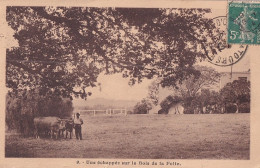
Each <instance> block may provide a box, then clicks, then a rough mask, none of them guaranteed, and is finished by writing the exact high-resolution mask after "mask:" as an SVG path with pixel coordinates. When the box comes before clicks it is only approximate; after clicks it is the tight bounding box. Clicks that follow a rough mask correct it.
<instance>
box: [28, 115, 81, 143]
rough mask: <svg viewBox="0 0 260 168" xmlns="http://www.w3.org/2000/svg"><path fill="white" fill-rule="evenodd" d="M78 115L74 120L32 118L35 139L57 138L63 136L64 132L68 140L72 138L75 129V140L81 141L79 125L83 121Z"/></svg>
mask: <svg viewBox="0 0 260 168" xmlns="http://www.w3.org/2000/svg"><path fill="white" fill-rule="evenodd" d="M79 116H80V114H79V113H77V114H76V118H74V120H73V119H60V118H58V117H36V118H34V120H33V122H34V128H35V137H36V138H39V137H40V136H49V135H50V136H51V138H54V137H56V139H57V138H58V136H61V135H62V136H64V131H66V138H67V137H68V134H69V135H70V139H71V138H72V131H73V128H75V134H76V138H77V139H80V140H82V132H81V125H82V124H83V120H82V119H81V118H80V117H79Z"/></svg>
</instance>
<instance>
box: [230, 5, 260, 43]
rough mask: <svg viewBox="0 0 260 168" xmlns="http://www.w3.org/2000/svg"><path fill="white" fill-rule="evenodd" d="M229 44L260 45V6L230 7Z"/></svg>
mask: <svg viewBox="0 0 260 168" xmlns="http://www.w3.org/2000/svg"><path fill="white" fill-rule="evenodd" d="M228 12H229V15H228V43H230V44H260V4H256V3H232V2H230V3H229V5H228Z"/></svg>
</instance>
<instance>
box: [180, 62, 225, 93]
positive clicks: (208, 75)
mask: <svg viewBox="0 0 260 168" xmlns="http://www.w3.org/2000/svg"><path fill="white" fill-rule="evenodd" d="M195 68H196V70H198V73H197V74H195V75H192V76H190V77H189V78H188V79H186V80H184V81H183V82H182V84H180V85H178V86H177V89H178V90H177V91H176V92H179V94H180V95H181V96H182V97H183V98H189V97H193V98H194V97H195V96H196V95H197V93H198V92H199V91H201V90H202V89H207V88H211V87H212V86H213V87H214V85H215V84H216V83H218V82H219V78H220V73H218V72H217V71H216V70H215V69H214V68H211V67H206V66H195Z"/></svg>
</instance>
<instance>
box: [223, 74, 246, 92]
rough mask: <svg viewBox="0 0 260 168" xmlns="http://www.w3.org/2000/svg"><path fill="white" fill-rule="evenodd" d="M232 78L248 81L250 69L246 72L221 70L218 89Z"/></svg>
mask: <svg viewBox="0 0 260 168" xmlns="http://www.w3.org/2000/svg"><path fill="white" fill-rule="evenodd" d="M234 80H245V81H250V71H246V72H232V73H230V72H222V73H221V77H220V80H219V90H220V89H222V88H223V87H224V86H225V85H226V84H227V83H229V82H233V81H234Z"/></svg>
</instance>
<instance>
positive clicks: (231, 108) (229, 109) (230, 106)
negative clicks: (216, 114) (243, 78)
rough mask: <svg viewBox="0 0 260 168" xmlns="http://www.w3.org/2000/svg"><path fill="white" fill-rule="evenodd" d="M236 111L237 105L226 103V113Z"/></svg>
mask: <svg viewBox="0 0 260 168" xmlns="http://www.w3.org/2000/svg"><path fill="white" fill-rule="evenodd" d="M236 111H237V107H236V106H235V105H234V104H227V105H226V113H235V112H236Z"/></svg>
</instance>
